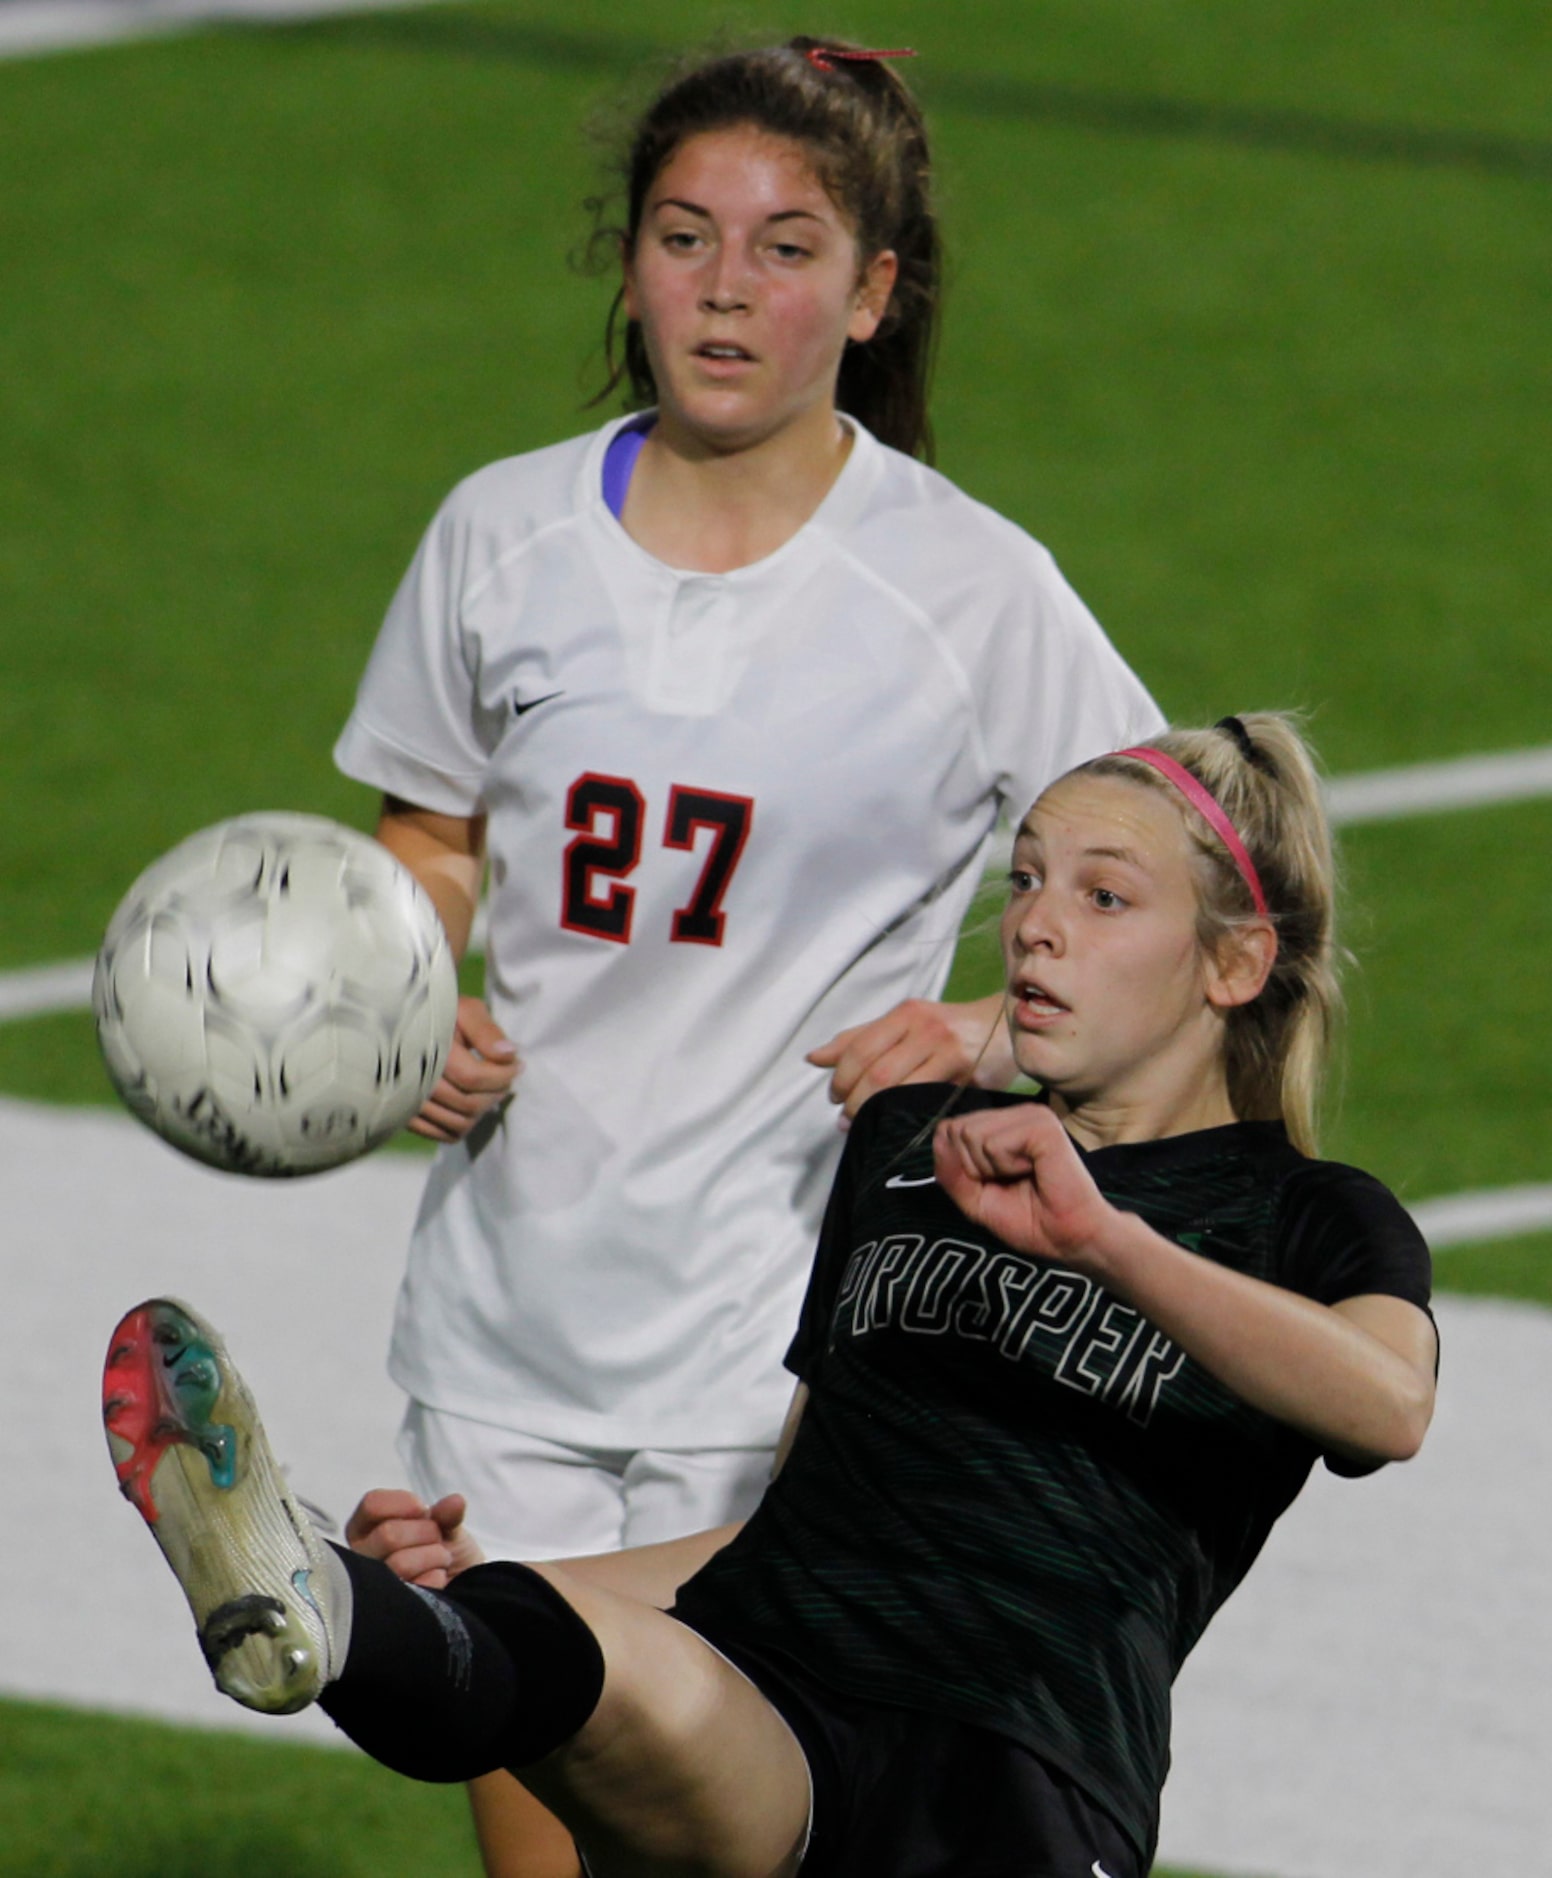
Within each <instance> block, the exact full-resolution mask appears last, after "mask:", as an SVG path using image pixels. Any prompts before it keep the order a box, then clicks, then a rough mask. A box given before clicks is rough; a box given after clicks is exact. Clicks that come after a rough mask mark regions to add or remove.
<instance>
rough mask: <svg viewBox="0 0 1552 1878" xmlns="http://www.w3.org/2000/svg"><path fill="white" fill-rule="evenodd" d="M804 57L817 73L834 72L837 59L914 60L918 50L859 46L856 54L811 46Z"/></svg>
mask: <svg viewBox="0 0 1552 1878" xmlns="http://www.w3.org/2000/svg"><path fill="white" fill-rule="evenodd" d="M803 57H804V58H805V59H807V60H808V62H809V64H810V65H811V66H813V68H814V70H815V71H816V72H833V71H834V70H835V65H834V61H835V60H836V59H850V60H852V61H853V62H854V63H861V62H863V61H866V60H870V59H873V60H876V59H914V58H915V57H916V48H915V47H914V46H894V47H885V46H878V47H874V48H872V49H871V50H864V49H863V48H862V47H861V46H859V47H858V48H857V50H856V51H855V52H847V51H845V50H843V48H842V47H840V46H810V47H809V49H808V50H807V52H805V53H804V54H803Z"/></svg>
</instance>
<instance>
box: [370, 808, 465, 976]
mask: <svg viewBox="0 0 1552 1878" xmlns="http://www.w3.org/2000/svg"><path fill="white" fill-rule="evenodd" d="M375 833H376V836H377V839H378V840H379V841H380V842H381V843H382V845H383V846H384V847H385V848H386V849H387V850H388V852H389V853H390V854H391V855H392V856H393V857H394V859H395V860H397V861H400V862H402V863H403V865H404V866H405V867H407V868H408V869H409V871H410V872H411V873H412V874H413V875H414V876H415V878H416V880H418V881H419V882H420V884H421V886H422V887H424V888H425V890H426V892H427V893H428V894H429V895H430V897H431V902H432V904H433V905H434V906H435V907H436V910H437V913H438V915H439V916H440V918H441V921H442V924H443V926H444V927H445V928H446V930H447V941H448V944H449V945H450V946H451V948H452V951H453V956H454V957H455V958H457V959H459V960H461V959H462V958H463V955H464V953H465V952H466V951H467V950H468V946H469V934H470V931H471V930H472V929H473V926H474V912H475V908H476V907H477V906H478V905H479V898H480V888H481V885H482V884H483V882H484V878H485V823H484V818H483V816H471V817H467V818H464V817H457V816H449V815H433V814H431V813H430V812H429V811H427V810H423V809H417V808H414V807H412V806H410V805H409V804H407V803H399V802H396V801H395V800H394V799H393V798H391V797H390V798H388V799H386V800H385V801H384V804H383V810H382V813H381V815H380V816H379V817H378V822H377V828H376V830H375Z"/></svg>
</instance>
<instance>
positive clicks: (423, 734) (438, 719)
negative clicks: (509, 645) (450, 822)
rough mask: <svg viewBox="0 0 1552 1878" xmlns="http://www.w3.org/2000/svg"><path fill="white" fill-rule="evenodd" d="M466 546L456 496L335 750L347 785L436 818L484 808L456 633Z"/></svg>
mask: <svg viewBox="0 0 1552 1878" xmlns="http://www.w3.org/2000/svg"><path fill="white" fill-rule="evenodd" d="M468 542H469V524H468V521H467V519H466V517H465V516H464V515H463V514H462V513H461V511H460V508H459V506H458V504H457V501H456V492H455V498H453V499H450V500H449V502H448V503H447V504H445V505H444V507H443V508H442V510H441V512H440V513H439V514H438V515H437V518H436V520H435V521H434V522H433V523H432V525H431V527H430V529H429V530H428V531H427V533H426V536H425V538H424V540H422V542H421V544H420V547H419V549H418V550H417V551H416V554H415V558H414V560H413V561H412V562H411V564H410V568H409V571H408V573H407V574H406V575H405V576H404V579H403V581H402V582H401V583H400V586H399V590H398V592H397V593H396V594H395V595H394V597H393V601H392V603H391V605H390V606H389V608H388V613H387V616H386V618H385V619H384V621H383V625H382V630H381V631H380V632H379V633H378V636H377V642H376V644H375V645H374V646H373V648H372V655H371V658H370V659H369V660H368V662H367V668H366V672H365V674H364V675H363V677H362V680H361V685H360V688H359V690H358V691H357V693H356V703H355V708H354V710H353V711H352V712H351V715H350V718H349V721H348V722H347V723H346V725H345V728H344V730H343V731H342V732H341V734H340V738H339V741H338V743H337V744H336V745H335V747H334V761H335V764H336V766H337V767H338V768H339V769H340V770H342V771H343V772H344V774H345V775H347V776H350V777H352V778H353V779H354V780H355V781H357V782H363V783H366V784H368V785H370V786H371V787H374V788H377V789H380V790H382V791H384V792H385V793H386V794H389V795H396V796H401V797H403V798H404V800H405V801H407V802H412V803H414V804H415V805H416V806H417V807H418V808H425V809H432V810H434V811H436V812H437V813H438V814H442V815H472V814H475V813H477V812H478V810H479V809H480V808H481V806H482V799H481V789H482V786H483V781H484V775H485V769H486V763H487V759H488V755H489V749H490V746H491V740H492V729H491V727H489V726H486V725H483V724H482V722H481V714H480V710H479V702H478V694H477V688H476V683H475V674H474V671H473V669H472V664H471V658H470V655H469V652H468V648H466V646H465V644H464V641H463V635H462V631H461V618H460V615H461V604H462V594H463V589H464V585H465V572H466V564H467V560H468Z"/></svg>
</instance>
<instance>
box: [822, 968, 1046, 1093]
mask: <svg viewBox="0 0 1552 1878" xmlns="http://www.w3.org/2000/svg"><path fill="white" fill-rule="evenodd" d="M805 1061H807V1062H810V1063H812V1064H813V1065H814V1067H815V1068H816V1069H827V1070H829V1071H830V1072H831V1075H830V1100H831V1101H832V1102H838V1103H840V1104H841V1105H842V1108H843V1111H844V1113H845V1115H846V1116H847V1118H848V1119H849V1118H850V1117H851V1116H854V1115H855V1114H856V1113H857V1111H858V1109H860V1108H861V1107H862V1105H863V1103H864V1102H866V1101H867V1099H868V1097H869V1096H870V1095H874V1094H876V1093H877V1091H878V1090H880V1089H893V1088H895V1087H897V1086H898V1085H899V1084H900V1083H906V1082H973V1083H975V1084H977V1085H978V1086H979V1087H980V1088H983V1089H1002V1088H1005V1087H1006V1086H1007V1084H1008V1083H1009V1082H1011V1081H1012V1078H1013V1067H1014V1066H1013V1056H1012V1051H1011V1048H1010V1046H1009V1044H1008V1040H1007V1029H1006V1026H1005V1024H1004V1023H1003V1015H1002V994H1001V992H998V993H997V994H996V995H995V996H993V997H990V998H980V999H978V1000H976V1002H974V1003H972V1004H935V1003H933V1002H932V1001H931V1000H930V999H928V998H907V999H906V1001H905V1002H904V1003H903V1004H897V1005H895V1007H894V1009H893V1010H889V1011H886V1012H885V1013H884V1015H883V1016H882V1017H875V1018H874V1019H873V1020H872V1021H871V1022H870V1023H866V1024H854V1025H853V1026H852V1027H851V1029H850V1030H843V1031H840V1032H838V1033H837V1035H835V1036H833V1037H832V1038H831V1039H830V1041H829V1042H828V1043H822V1044H820V1046H819V1048H818V1049H817V1050H810V1051H809V1053H808V1055H807V1057H806V1059H805Z"/></svg>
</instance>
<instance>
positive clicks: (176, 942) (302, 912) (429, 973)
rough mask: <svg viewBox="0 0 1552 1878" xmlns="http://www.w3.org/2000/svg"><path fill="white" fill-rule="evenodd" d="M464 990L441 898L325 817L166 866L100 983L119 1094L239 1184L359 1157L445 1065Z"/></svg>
mask: <svg viewBox="0 0 1552 1878" xmlns="http://www.w3.org/2000/svg"><path fill="white" fill-rule="evenodd" d="M457 1006H458V975H457V971H456V968H455V965H454V961H453V956H452V953H451V951H450V950H449V948H448V944H447V935H446V933H445V932H444V930H443V927H442V922H441V920H440V919H439V917H438V916H437V911H436V908H435V907H434V906H433V905H432V903H431V900H430V898H429V896H428V895H427V894H426V892H425V890H424V889H423V888H422V887H421V886H420V885H419V884H418V883H417V882H416V880H415V879H414V878H413V876H412V875H411V874H410V873H409V872H408V870H407V869H406V868H404V867H402V866H400V864H399V863H398V862H397V861H396V860H395V859H394V858H393V856H392V855H391V854H389V852H388V850H387V849H386V848H384V847H382V846H380V845H379V844H378V843H377V842H375V841H372V840H369V839H368V838H367V837H366V836H365V835H362V834H358V833H357V832H356V830H355V829H353V828H344V827H341V826H340V824H339V823H337V822H331V821H327V820H325V819H324V818H323V817H322V816H318V815H292V814H279V813H277V814H258V815H239V816H237V817H236V818H235V819H234V820H232V821H228V822H220V823H218V824H217V825H216V826H215V827H213V828H205V829H202V830H201V831H200V832H199V833H198V834H196V835H191V836H190V837H189V838H188V840H187V841H184V842H181V843H180V844H179V845H178V846H177V847H176V848H174V849H173V850H172V851H171V853H169V854H165V855H163V856H162V858H161V859H160V860H159V861H155V862H153V863H152V865H151V866H150V867H148V868H147V869H146V871H145V872H144V873H143V874H142V875H141V876H140V878H139V879H138V880H137V881H136V882H135V884H134V885H133V886H132V887H131V888H130V890H129V892H128V893H127V894H125V896H124V898H123V900H122V901H121V902H120V904H119V908H118V911H117V912H116V913H115V914H114V915H113V918H112V920H111V921H110V922H109V925H108V930H107V933H106V935H105V937H104V939H103V942H102V949H101V951H100V952H99V953H98V955H97V969H96V973H95V975H94V977H93V981H92V1007H93V1010H94V1011H95V1013H96V1018H97V1038H98V1042H99V1043H100V1044H101V1046H102V1054H103V1059H104V1061H105V1062H106V1064H107V1066H108V1074H109V1076H110V1077H111V1078H112V1080H113V1084H114V1086H115V1088H116V1089H117V1090H118V1092H119V1094H120V1095H121V1096H122V1097H123V1098H124V1101H125V1102H126V1103H127V1105H128V1106H129V1108H130V1109H131V1110H132V1111H133V1112H134V1113H135V1114H136V1115H137V1116H139V1118H140V1119H141V1120H142V1121H143V1122H145V1123H146V1124H147V1126H148V1127H151V1128H153V1129H155V1131H156V1132H157V1134H159V1135H160V1136H161V1137H162V1138H163V1140H165V1141H168V1142H170V1143H171V1144H172V1145H173V1146H174V1147H175V1148H180V1149H181V1150H182V1151H183V1152H184V1153H185V1154H190V1155H193V1156H194V1158H195V1159H196V1160H200V1161H206V1162H208V1163H209V1164H210V1165H211V1166H213V1167H220V1168H224V1169H226V1170H227V1171H228V1172H231V1173H238V1174H257V1175H265V1176H272V1177H285V1176H288V1175H295V1174H314V1173H320V1172H322V1171H323V1169H325V1168H329V1167H338V1166H339V1165H340V1164H341V1163H342V1162H344V1161H350V1160H354V1159H355V1158H356V1156H357V1155H361V1154H365V1153H367V1152H368V1150H369V1149H372V1148H375V1147H376V1146H378V1144H379V1143H380V1142H383V1141H385V1140H386V1139H387V1138H388V1137H389V1136H390V1135H391V1134H393V1133H394V1132H395V1131H396V1130H398V1129H399V1128H401V1127H403V1125H404V1124H405V1123H406V1122H407V1121H408V1120H409V1119H410V1117H411V1116H413V1115H414V1114H415V1112H416V1111H417V1110H418V1109H419V1108H420V1106H421V1104H422V1103H423V1102H424V1101H425V1099H426V1097H427V1095H429V1093H430V1092H431V1089H432V1087H433V1085H434V1084H435V1083H436V1080H437V1078H438V1076H439V1075H440V1074H441V1070H442V1065H443V1063H444V1062H445V1061H446V1058H447V1049H448V1044H449V1043H450V1041H451V1039H452V1034H453V1020H454V1017H455V1015H456V1012H457Z"/></svg>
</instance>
